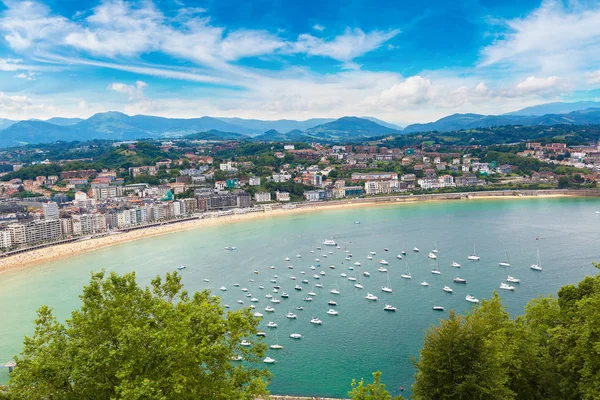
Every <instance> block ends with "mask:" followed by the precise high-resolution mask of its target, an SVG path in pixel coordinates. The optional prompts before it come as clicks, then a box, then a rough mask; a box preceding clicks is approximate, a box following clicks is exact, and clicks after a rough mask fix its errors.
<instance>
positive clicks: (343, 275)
mask: <svg viewBox="0 0 600 400" xmlns="http://www.w3.org/2000/svg"><path fill="white" fill-rule="evenodd" d="M340 276H341V277H342V278H346V277H347V276H348V275H346V274H345V273H343V272H342V273H341V274H340Z"/></svg>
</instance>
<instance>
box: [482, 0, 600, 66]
mask: <svg viewBox="0 0 600 400" xmlns="http://www.w3.org/2000/svg"><path fill="white" fill-rule="evenodd" d="M500 24H501V25H502V26H503V27H504V28H505V29H506V30H507V32H506V33H505V34H504V35H502V36H501V37H500V38H499V39H497V40H496V41H494V43H492V44H491V45H489V46H488V47H486V48H484V49H483V51H482V57H483V59H482V63H481V65H482V66H492V65H495V64H499V65H503V64H505V65H510V66H511V67H513V68H515V69H523V68H528V69H533V70H537V71H538V72H541V73H543V74H553V73H558V72H562V71H566V72H572V71H574V70H577V69H580V68H586V67H587V66H589V65H593V64H597V63H598V62H599V61H600V8H598V7H596V6H595V7H593V8H585V7H584V6H583V5H582V3H580V2H572V3H569V5H568V6H567V5H565V4H564V3H563V2H562V1H557V0H550V1H544V2H543V3H542V5H541V7H540V8H539V9H537V10H535V11H534V12H532V13H531V14H529V15H527V16H525V17H523V18H516V19H512V20H504V21H500Z"/></svg>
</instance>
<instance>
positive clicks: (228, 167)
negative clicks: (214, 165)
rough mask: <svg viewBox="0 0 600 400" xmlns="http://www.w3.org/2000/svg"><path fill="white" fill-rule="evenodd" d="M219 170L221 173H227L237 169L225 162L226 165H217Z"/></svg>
mask: <svg viewBox="0 0 600 400" xmlns="http://www.w3.org/2000/svg"><path fill="white" fill-rule="evenodd" d="M219 169H220V170H221V171H228V172H232V171H237V168H235V167H234V166H233V165H231V161H229V162H226V163H221V164H220V165H219Z"/></svg>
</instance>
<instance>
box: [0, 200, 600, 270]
mask: <svg viewBox="0 0 600 400" xmlns="http://www.w3.org/2000/svg"><path fill="white" fill-rule="evenodd" d="M550 197H600V191H599V190H589V191H581V190H527V191H516V190H511V191H496V192H492V191H490V192H463V193H444V194H425V195H402V196H382V197H371V198H362V199H360V198H358V199H347V200H339V201H328V202H322V203H300V204H297V205H296V206H295V208H291V209H290V208H283V207H281V205H273V208H272V209H266V210H265V211H258V212H249V213H240V214H235V213H233V214H228V215H220V216H219V215H218V214H216V213H215V214H207V215H204V217H203V218H197V219H191V220H190V219H188V220H185V221H181V222H173V223H169V224H165V225H158V226H151V227H144V228H141V229H136V230H130V231H126V232H118V233H115V234H110V235H106V236H102V237H97V238H91V239H87V240H80V241H74V242H69V243H63V244H57V245H54V246H49V247H44V248H40V249H35V250H31V251H27V252H23V253H19V254H15V255H11V256H8V257H5V258H2V259H0V273H2V272H4V271H7V270H12V269H16V268H25V267H27V266H31V265H35V264H38V263H41V262H45V261H51V260H55V259H59V258H62V257H68V256H72V255H76V254H81V253H85V252H89V251H94V250H98V249H102V248H105V247H108V246H112V245H115V244H121V243H126V242H130V241H134V240H139V239H144V238H149V237H155V236H159V235H165V234H168V233H173V232H179V231H184V230H190V229H199V228H201V227H206V226H214V225H217V224H228V223H236V222H242V221H250V220H254V219H258V218H261V219H262V218H268V217H277V216H281V215H292V214H300V213H306V212H313V211H330V210H339V209H345V208H354V207H370V206H379V205H384V204H388V205H392V204H402V203H414V202H422V201H426V202H430V201H450V200H463V201H464V200H473V199H475V200H485V199H502V198H504V199H524V198H550Z"/></svg>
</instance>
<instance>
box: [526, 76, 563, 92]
mask: <svg viewBox="0 0 600 400" xmlns="http://www.w3.org/2000/svg"><path fill="white" fill-rule="evenodd" d="M564 88H565V84H564V83H563V80H562V79H560V78H559V77H558V76H549V77H546V78H537V77H535V76H529V77H527V79H525V80H524V81H522V82H519V83H518V84H517V85H516V86H515V90H516V92H517V93H518V94H521V95H527V94H543V93H554V92H557V91H560V90H563V89H564Z"/></svg>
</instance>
